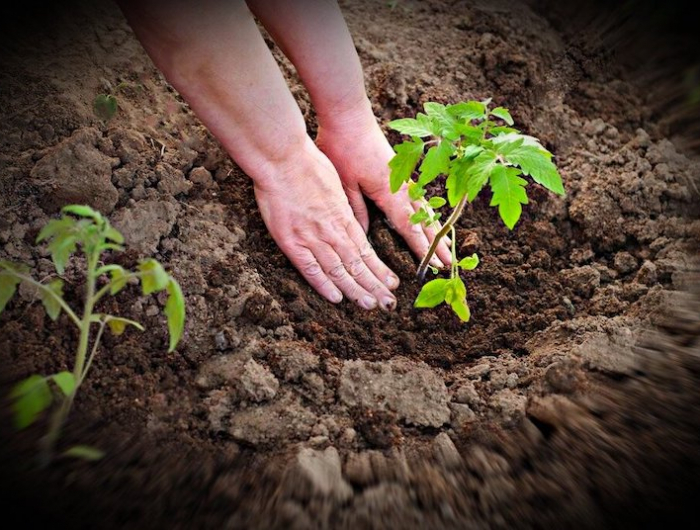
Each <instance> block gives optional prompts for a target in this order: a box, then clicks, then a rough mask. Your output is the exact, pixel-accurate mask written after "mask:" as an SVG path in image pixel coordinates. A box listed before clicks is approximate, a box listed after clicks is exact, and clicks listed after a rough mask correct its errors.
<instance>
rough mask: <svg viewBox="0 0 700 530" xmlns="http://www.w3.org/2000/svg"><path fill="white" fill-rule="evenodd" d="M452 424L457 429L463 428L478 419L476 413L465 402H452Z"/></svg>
mask: <svg viewBox="0 0 700 530" xmlns="http://www.w3.org/2000/svg"><path fill="white" fill-rule="evenodd" d="M450 410H451V411H452V415H451V416H450V425H452V427H454V428H455V429H463V428H464V427H465V426H467V425H469V424H470V423H472V422H474V421H475V420H476V413H475V412H474V411H473V410H472V409H471V407H469V405H465V404H463V403H450Z"/></svg>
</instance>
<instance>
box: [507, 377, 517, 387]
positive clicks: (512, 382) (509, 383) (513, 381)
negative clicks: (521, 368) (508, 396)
mask: <svg viewBox="0 0 700 530" xmlns="http://www.w3.org/2000/svg"><path fill="white" fill-rule="evenodd" d="M516 386H518V374H516V373H510V374H508V377H506V387H508V388H515V387H516Z"/></svg>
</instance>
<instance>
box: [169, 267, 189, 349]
mask: <svg viewBox="0 0 700 530" xmlns="http://www.w3.org/2000/svg"><path fill="white" fill-rule="evenodd" d="M165 316H166V317H167V319H168V332H169V334H170V346H169V347H168V352H172V351H173V350H175V347H176V346H177V344H178V342H180V339H181V338H182V333H183V332H184V330H185V297H184V296H183V294H182V289H181V288H180V285H179V284H178V283H177V282H176V281H175V279H174V278H170V281H169V282H168V301H167V302H166V303H165Z"/></svg>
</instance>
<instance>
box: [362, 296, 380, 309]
mask: <svg viewBox="0 0 700 530" xmlns="http://www.w3.org/2000/svg"><path fill="white" fill-rule="evenodd" d="M360 305H362V307H364V308H365V309H374V308H375V307H377V299H376V298H375V297H374V296H370V295H366V296H365V297H364V298H363V299H362V301H361V302H360Z"/></svg>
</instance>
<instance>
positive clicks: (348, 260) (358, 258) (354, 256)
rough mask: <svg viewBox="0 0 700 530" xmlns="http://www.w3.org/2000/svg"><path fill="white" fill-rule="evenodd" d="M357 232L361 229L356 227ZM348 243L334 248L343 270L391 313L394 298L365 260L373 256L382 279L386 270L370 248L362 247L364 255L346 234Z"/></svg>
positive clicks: (367, 246) (394, 301)
mask: <svg viewBox="0 0 700 530" xmlns="http://www.w3.org/2000/svg"><path fill="white" fill-rule="evenodd" d="M356 230H357V231H361V230H362V229H361V228H360V227H359V226H356ZM348 238H349V239H350V241H349V242H348V244H346V245H343V246H342V247H340V248H337V247H336V251H337V252H338V255H339V256H340V258H341V259H342V260H343V264H344V265H345V269H346V270H347V271H348V273H349V274H350V276H352V277H353V279H354V280H355V281H356V282H357V283H359V284H360V285H361V286H362V287H363V288H364V289H365V290H366V291H368V292H370V293H372V295H373V296H374V297H375V298H376V299H377V300H378V302H379V306H380V307H381V308H382V309H384V310H385V311H393V310H394V308H395V307H396V297H395V296H394V295H393V294H392V293H391V291H390V290H389V288H388V287H387V285H386V284H385V283H384V282H383V281H382V280H381V279H380V278H378V277H377V275H376V274H375V273H374V271H372V269H370V267H369V265H368V264H367V262H366V261H365V259H370V260H371V259H372V257H373V256H374V257H375V258H376V260H377V261H378V262H379V264H380V266H381V269H382V272H381V273H380V274H383V275H384V277H386V275H387V274H388V272H389V271H388V268H387V267H386V266H385V265H384V264H382V263H381V261H380V260H379V258H378V257H376V254H374V252H373V251H371V246H369V245H366V246H365V247H364V249H363V250H364V253H363V252H361V251H360V249H359V248H358V247H357V245H356V244H355V243H354V241H352V238H350V236H349V234H348Z"/></svg>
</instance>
